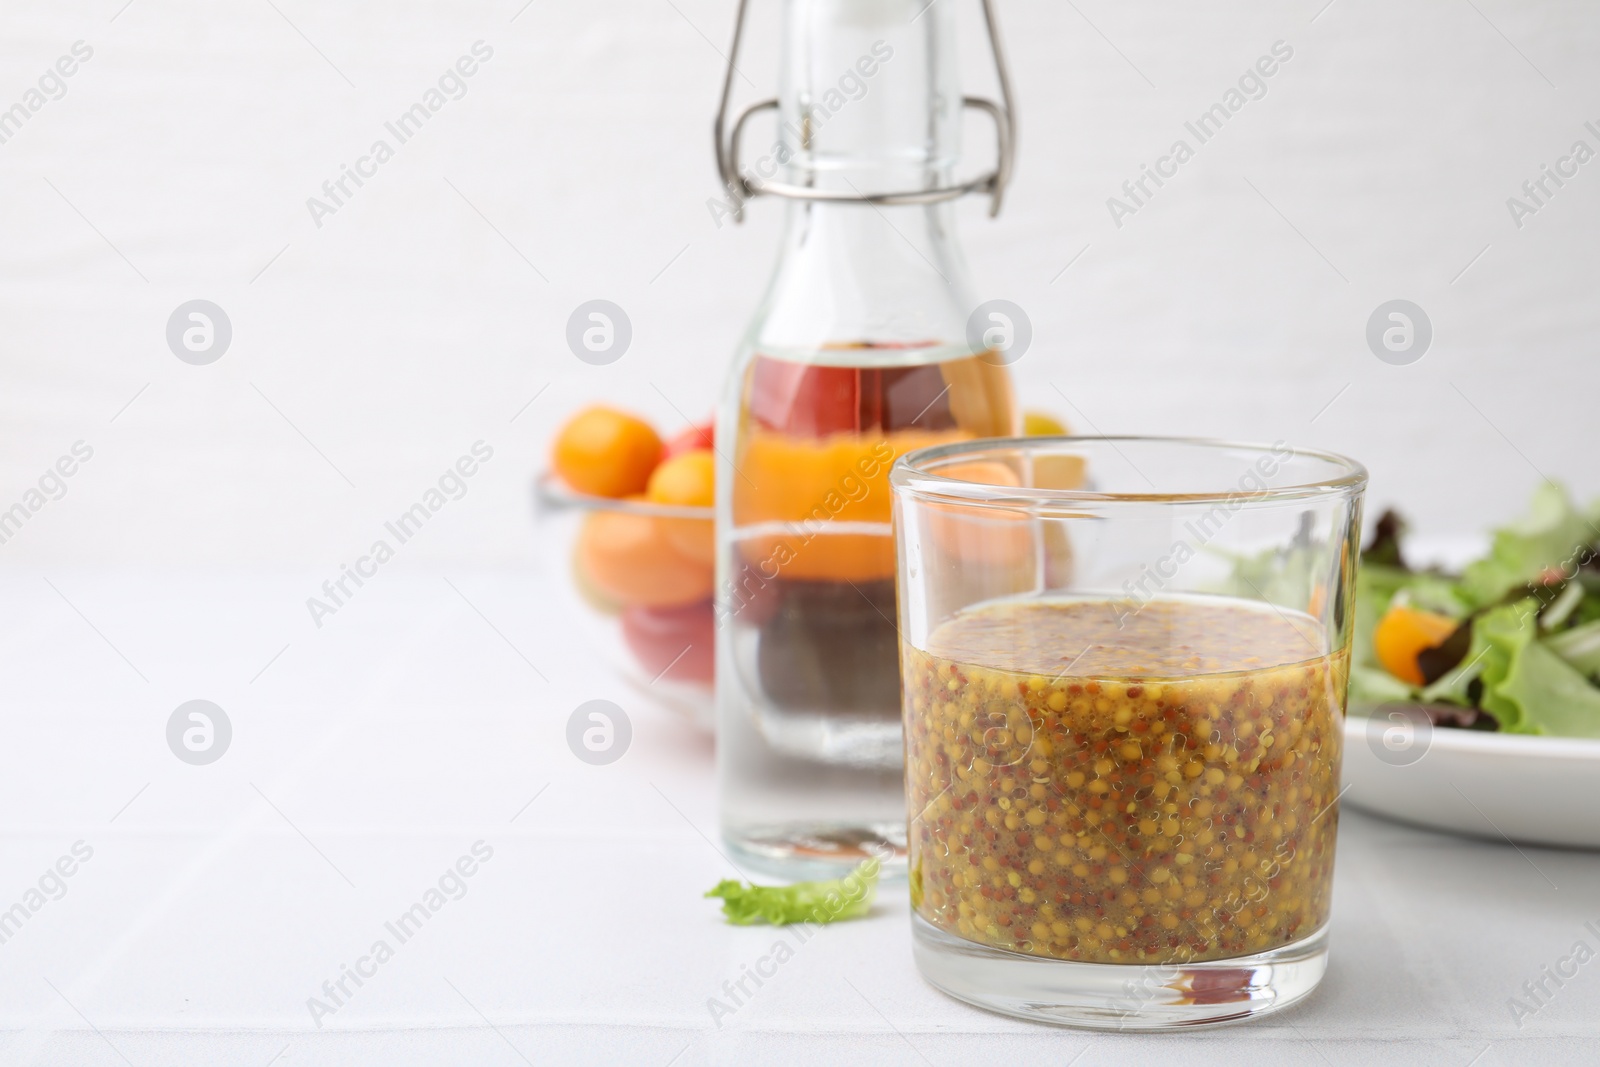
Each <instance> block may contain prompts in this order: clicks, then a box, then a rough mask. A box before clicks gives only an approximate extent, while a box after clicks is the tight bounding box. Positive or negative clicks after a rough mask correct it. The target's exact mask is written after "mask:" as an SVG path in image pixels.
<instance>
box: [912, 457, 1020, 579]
mask: <svg viewBox="0 0 1600 1067" xmlns="http://www.w3.org/2000/svg"><path fill="white" fill-rule="evenodd" d="M938 472H939V473H940V474H942V475H944V476H945V477H946V478H958V479H960V480H961V481H964V482H979V483H982V484H984V485H1000V486H1007V487H1009V488H1016V487H1018V486H1020V485H1021V484H1022V479H1020V478H1018V477H1017V472H1016V471H1014V470H1012V469H1011V468H1010V467H1008V466H1007V465H1006V464H1004V463H999V462H996V461H994V460H971V461H968V462H965V463H952V464H950V465H949V466H947V467H940V468H939V471H938ZM928 508H929V511H930V512H931V515H930V516H929V519H928V529H929V533H930V534H931V535H932V538H933V543H934V545H935V547H936V548H937V549H938V550H939V551H940V552H943V553H946V554H948V555H950V556H953V557H955V558H956V559H958V560H960V561H961V563H963V564H966V565H970V566H983V567H1005V566H1011V567H1016V566H1025V565H1027V564H1031V563H1032V562H1033V537H1032V530H1031V527H1030V525H1029V523H1028V521H1027V520H1028V515H1027V513H1026V512H1024V511H1010V510H1005V509H1001V508H990V507H975V506H967V505H962V504H942V503H941V504H930V505H929V506H928Z"/></svg>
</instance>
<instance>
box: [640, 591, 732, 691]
mask: <svg viewBox="0 0 1600 1067" xmlns="http://www.w3.org/2000/svg"><path fill="white" fill-rule="evenodd" d="M622 638H623V640H624V641H626V642H627V643H628V648H629V649H630V650H632V652H633V654H634V657H635V658H636V659H638V661H639V666H641V667H643V668H644V670H645V673H646V674H648V675H650V677H651V678H652V679H653V678H656V677H663V678H668V679H671V680H672V681H674V682H703V683H705V684H706V685H710V684H711V679H712V675H713V671H712V665H713V662H714V660H713V651H714V647H715V643H716V635H715V627H714V626H713V624H712V609H711V601H709V600H702V601H700V602H699V603H696V604H684V605H680V606H677V607H667V608H649V607H642V606H640V607H631V608H628V609H626V610H624V611H623V613H622Z"/></svg>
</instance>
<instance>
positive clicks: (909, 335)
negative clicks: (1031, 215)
mask: <svg viewBox="0 0 1600 1067" xmlns="http://www.w3.org/2000/svg"><path fill="white" fill-rule="evenodd" d="M953 9H954V5H952V4H948V3H934V4H931V5H930V4H928V3H927V0H786V4H785V9H784V32H785V37H784V46H783V58H782V73H781V76H780V90H779V97H778V99H779V116H780V119H779V121H780V124H781V131H780V137H781V140H780V144H781V145H782V146H783V149H784V151H783V152H782V153H780V156H781V162H782V164H783V170H782V180H783V181H784V182H786V183H788V184H791V185H799V186H808V187H812V188H817V189H826V190H833V191H838V192H842V193H847V194H849V195H864V194H872V193H886V192H904V191H910V190H918V189H928V188H934V187H936V186H939V185H944V184H948V183H949V181H950V180H951V177H952V175H953V173H954V170H955V164H956V159H957V156H958V155H959V152H960V121H961V86H960V81H959V78H958V72H957V63H956V50H955V36H954V23H953V19H952V13H953ZM787 209H788V215H787V224H786V227H785V231H784V239H783V246H782V250H781V252H780V255H779V261H778V267H777V271H776V273H775V274H774V277H773V281H772V285H771V287H770V289H769V290H768V293H767V299H766V301H765V304H764V307H763V312H762V314H761V315H760V316H758V318H757V324H756V327H755V335H754V337H753V338H752V340H753V341H754V343H755V344H756V345H757V346H758V347H760V348H761V350H762V351H763V352H764V353H766V354H768V355H773V356H780V357H787V358H798V359H804V360H805V361H807V362H813V363H816V362H828V361H831V360H837V361H839V362H847V363H850V364H852V365H864V364H893V363H907V362H916V363H921V362H930V361H934V360H941V359H949V358H952V356H956V355H968V354H971V350H970V348H969V346H968V345H967V342H966V317H967V315H968V314H969V313H970V311H971V309H972V307H973V305H974V301H973V299H972V293H971V286H970V284H969V282H968V279H967V269H966V261H965V258H964V257H963V255H962V253H961V249H960V246H959V244H958V243H957V241H956V238H955V230H954V222H955V211H954V208H953V205H952V204H951V203H949V202H944V203H938V204H931V205H907V206H898V207H883V206H873V205H868V204H861V203H838V202H826V201H805V200H791V201H789V202H788V203H787ZM845 345H871V346H873V347H871V348H859V347H858V348H851V349H848V350H841V346H845ZM830 353H832V354H831V355H830Z"/></svg>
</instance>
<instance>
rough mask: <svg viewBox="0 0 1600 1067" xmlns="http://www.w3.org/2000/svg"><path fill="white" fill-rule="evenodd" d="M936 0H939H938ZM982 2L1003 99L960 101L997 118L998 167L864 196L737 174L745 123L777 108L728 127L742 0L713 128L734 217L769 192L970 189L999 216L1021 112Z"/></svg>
mask: <svg viewBox="0 0 1600 1067" xmlns="http://www.w3.org/2000/svg"><path fill="white" fill-rule="evenodd" d="M934 2H935V3H937V2H938V0H934ZM979 3H980V4H981V5H982V7H983V24H984V27H985V28H986V29H987V31H988V34H989V47H990V49H991V50H992V51H993V53H994V66H995V73H996V74H997V75H998V76H999V81H1000V103H998V104H997V103H995V102H994V101H993V100H990V99H988V98H987V97H982V96H963V97H962V98H961V103H962V106H963V107H969V108H974V109H976V110H978V111H982V112H984V113H985V114H987V115H988V116H989V117H990V118H991V119H993V120H994V126H995V147H996V149H997V159H996V161H995V167H994V169H993V170H991V171H989V172H988V173H987V174H981V175H979V176H978V177H976V178H973V179H971V180H970V181H965V182H960V183H957V184H955V185H944V186H938V187H935V188H932V189H916V190H908V191H906V192H897V193H866V194H862V193H847V192H843V191H841V190H836V189H817V188H813V187H811V186H805V185H794V184H791V183H788V182H775V181H762V182H760V183H759V184H757V183H753V182H751V181H750V179H748V178H746V177H745V176H744V175H742V174H740V173H739V141H740V138H741V136H742V134H743V133H744V125H745V123H746V122H747V121H748V120H749V119H750V117H751V116H752V115H756V114H758V113H760V112H762V111H776V110H778V100H777V98H776V97H772V98H770V99H767V100H760V101H757V102H756V103H754V104H751V105H750V106H749V107H747V108H745V109H744V111H742V112H740V114H739V117H738V118H737V119H735V120H734V122H733V126H732V128H731V129H730V128H729V126H728V108H729V106H730V105H731V103H732V97H733V76H734V74H735V72H736V71H737V69H738V62H739V44H740V41H741V39H742V38H743V37H744V18H745V9H746V8H747V7H748V6H749V0H739V10H738V13H737V14H736V15H735V16H734V22H733V45H732V47H731V48H729V50H728V69H727V71H726V72H725V73H724V74H723V77H722V101H721V103H720V104H719V106H718V108H717V119H716V122H715V123H714V124H713V127H712V137H713V139H714V141H715V144H716V155H717V173H718V174H719V175H720V176H721V178H722V183H723V185H724V186H725V187H726V188H727V190H728V193H729V194H730V195H731V196H732V198H733V202H734V210H733V219H734V221H735V222H741V223H742V222H743V221H744V205H745V202H746V201H747V200H750V199H752V198H754V197H757V196H769V195H770V196H783V197H788V198H789V199H791V200H827V201H834V202H845V203H861V204H880V205H884V206H890V205H902V204H936V203H939V202H941V201H944V200H954V199H956V198H957V197H961V196H966V195H967V194H968V193H986V194H988V196H989V217H990V218H993V217H994V216H996V215H998V214H1000V204H1001V201H1002V200H1003V199H1004V197H1005V191H1006V186H1008V185H1009V184H1010V183H1011V169H1012V164H1013V162H1014V160H1015V155H1016V114H1017V112H1016V104H1015V103H1014V102H1013V100H1012V96H1011V70H1010V68H1009V67H1008V66H1007V65H1006V54H1005V48H1004V47H1003V46H1002V45H1001V43H1000V28H999V26H998V25H997V24H996V22H995V16H994V7H993V4H992V3H991V0H979Z"/></svg>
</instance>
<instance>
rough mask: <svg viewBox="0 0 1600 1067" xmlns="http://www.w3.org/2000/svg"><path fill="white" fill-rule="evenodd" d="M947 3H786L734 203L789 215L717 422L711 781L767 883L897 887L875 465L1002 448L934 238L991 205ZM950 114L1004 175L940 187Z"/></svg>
mask: <svg viewBox="0 0 1600 1067" xmlns="http://www.w3.org/2000/svg"><path fill="white" fill-rule="evenodd" d="M953 8H954V5H952V4H948V3H946V4H937V3H936V4H931V5H930V4H927V0H784V4H783V16H784V38H783V47H782V53H781V61H780V62H781V72H780V90H779V97H778V99H777V101H776V105H775V106H776V111H777V114H778V125H779V136H780V140H779V142H778V143H777V144H775V145H773V146H772V150H771V151H770V152H768V153H767V154H766V155H764V156H760V157H758V158H757V159H755V160H754V161H753V163H752V164H751V165H750V166H749V168H748V170H749V171H750V172H754V174H755V175H756V176H757V177H760V178H762V179H764V180H763V181H761V182H760V183H759V184H757V183H752V184H747V185H743V186H742V188H743V189H744V190H745V191H746V192H747V193H748V194H750V195H755V194H759V193H777V194H779V195H782V196H784V197H786V198H788V203H787V205H786V206H787V212H788V219H787V225H786V228H785V231H784V236H783V242H782V247H781V250H780V253H779V256H778V263H777V268H776V270H775V272H774V274H773V277H772V281H771V283H770V285H769V287H768V289H767V293H766V296H765V298H764V299H763V301H762V303H761V305H760V308H759V309H758V310H757V312H756V314H755V317H754V320H753V321H752V323H751V325H750V327H749V330H748V331H747V333H746V335H745V338H744V340H743V342H742V344H741V347H740V349H739V352H738V355H737V357H736V359H735V361H734V365H733V369H732V373H731V374H730V376H729V378H728V383H727V387H726V390H725V393H724V395H723V399H722V402H721V406H720V408H719V413H718V425H717V440H718V442H719V451H720V453H721V459H720V464H721V466H720V468H719V470H718V473H717V485H718V501H717V508H718V511H717V531H718V557H719V558H718V576H717V577H718V594H717V605H716V618H717V737H718V743H717V752H718V755H717V763H718V774H719V784H720V788H721V812H722V832H723V836H724V839H725V841H726V842H727V844H728V846H729V848H730V849H731V850H732V853H733V854H734V856H735V858H736V859H738V860H739V862H740V863H741V864H748V865H750V866H752V867H755V868H759V869H764V870H768V871H772V872H775V873H779V874H782V875H785V876H789V877H827V876H831V875H835V874H839V873H843V871H844V870H846V869H848V868H849V867H851V866H853V865H855V864H856V863H858V862H860V861H861V860H862V859H864V858H866V857H867V856H869V855H874V856H878V857H879V858H880V859H883V860H884V861H885V864H886V868H887V869H888V870H890V871H892V870H893V869H894V868H895V867H896V866H898V867H900V869H901V870H903V864H904V850H905V840H906V836H905V835H906V812H905V794H904V791H903V785H902V764H903V739H902V729H901V721H900V675H899V656H898V638H897V634H896V629H895V623H894V619H895V585H894V580H895V556H894V540H893V536H892V529H891V526H890V497H891V494H890V491H889V482H888V472H889V467H890V466H891V464H892V463H893V462H894V460H895V458H896V457H897V456H899V455H900V454H902V453H904V452H907V451H909V450H911V449H914V448H920V447H923V446H925V445H930V444H938V443H943V442H953V441H960V440H965V439H970V438H974V437H990V436H1009V435H1012V434H1015V433H1016V432H1018V429H1019V421H1020V419H1019V415H1018V412H1017V408H1016V404H1015V399H1014V395H1013V390H1012V385H1011V381H1010V376H1009V372H1008V371H1007V369H1006V367H1005V365H1004V360H1003V358H1001V357H1000V354H999V353H996V352H994V351H992V350H985V349H983V348H982V347H981V342H979V343H978V344H976V345H975V344H974V343H973V342H971V341H969V330H968V321H969V319H970V318H971V317H972V316H973V313H974V309H975V307H976V301H975V300H974V298H973V295H972V290H971V288H970V285H969V283H968V279H967V270H966V263H965V259H964V257H963V255H962V252H961V249H960V246H959V245H958V244H957V242H956V239H955V232H954V226H953V224H954V210H953V197H954V196H957V195H960V194H961V193H962V192H968V191H988V192H990V193H992V194H994V195H995V198H996V206H998V196H999V192H1000V190H1001V189H1002V188H1003V185H1004V176H1005V172H1006V171H1007V170H1008V169H1009V167H1008V160H1009V146H1010V125H1009V122H1010V110H1009V107H1007V108H1006V109H1005V110H1004V111H1003V112H1002V111H1001V109H999V108H997V107H995V105H993V104H990V103H988V102H987V101H971V100H965V99H964V98H963V96H962V94H961V89H960V84H959V78H958V72H957V66H956V49H955V26H954V12H953ZM984 8H985V13H986V14H990V13H989V11H988V5H987V4H985V5H984ZM742 21H743V7H742V5H741V12H740V24H741V25H742ZM989 31H990V35H991V40H994V26H993V22H992V15H991V19H990V22H989ZM994 43H995V45H996V58H997V60H998V59H999V55H1000V54H999V49H998V42H997V41H994ZM737 49H738V37H737V35H736V37H735V42H734V60H733V62H737ZM730 74H731V64H730ZM1001 75H1002V89H1003V90H1004V89H1005V80H1004V67H1003V65H1002V66H1001ZM1008 95H1009V94H1007V96H1008ZM963 103H966V104H968V105H969V106H975V107H978V108H981V109H984V110H987V111H989V112H990V114H991V115H992V116H993V117H994V118H995V119H996V120H997V125H998V126H999V129H1000V147H1001V158H1002V162H1001V165H1000V167H999V168H997V170H996V171H995V173H994V174H992V175H988V176H986V178H984V179H979V180H977V181H974V182H970V183H968V184H966V185H960V186H958V185H953V184H952V182H953V174H954V169H955V164H956V161H957V157H958V155H959V147H960V146H959V140H960V132H961V119H962V105H963ZM724 104H725V105H726V94H725V99H724ZM772 106H774V105H773V103H772V102H767V103H766V104H758V105H756V107H755V108H753V109H751V110H752V111H754V110H758V109H761V108H763V107H772ZM746 117H748V112H747V116H746ZM742 125H743V119H742V118H741V120H740V123H739V124H738V125H737V126H735V128H734V132H733V136H732V147H731V153H732V154H733V155H734V156H735V157H736V155H737V152H738V141H739V130H740V127H742ZM718 147H719V161H723V153H722V134H721V123H720V122H719V131H718ZM723 169H724V173H725V175H727V174H728V172H729V170H730V168H729V166H728V164H727V163H726V162H725V161H724V162H723ZM740 185H741V183H740V182H739V181H738V180H735V181H734V182H733V183H732V186H733V187H734V188H733V189H732V190H731V191H734V192H735V196H736V203H737V202H738V199H737V195H738V194H737V189H738V188H739V187H740ZM742 208H743V205H742V203H740V209H741V210H742Z"/></svg>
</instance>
